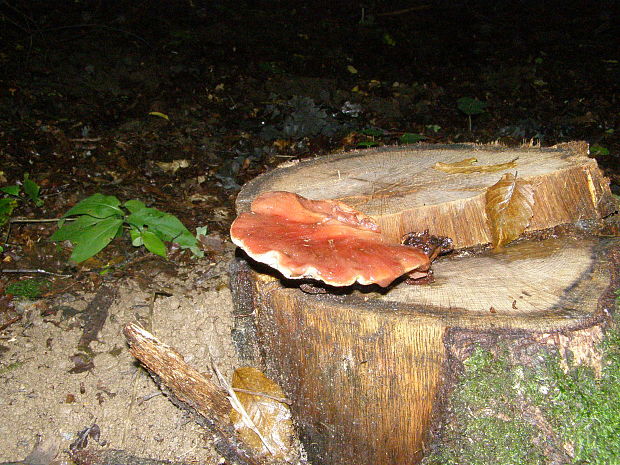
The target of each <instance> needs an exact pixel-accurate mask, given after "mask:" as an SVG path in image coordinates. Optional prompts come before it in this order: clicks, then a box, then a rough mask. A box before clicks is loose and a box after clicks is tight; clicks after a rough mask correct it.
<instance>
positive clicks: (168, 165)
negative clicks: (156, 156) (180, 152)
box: [155, 159, 189, 174]
mask: <svg viewBox="0 0 620 465" xmlns="http://www.w3.org/2000/svg"><path fill="white" fill-rule="evenodd" d="M155 164H156V165H157V166H158V167H159V168H160V169H161V170H162V171H165V172H167V173H172V174H175V173H176V172H177V171H178V170H179V168H187V167H188V166H189V160H185V159H181V160H173V161H171V162H165V161H157V162H155Z"/></svg>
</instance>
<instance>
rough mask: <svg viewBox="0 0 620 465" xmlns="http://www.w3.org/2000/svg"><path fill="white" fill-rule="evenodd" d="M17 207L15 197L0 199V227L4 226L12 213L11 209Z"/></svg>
mask: <svg viewBox="0 0 620 465" xmlns="http://www.w3.org/2000/svg"><path fill="white" fill-rule="evenodd" d="M15 207H17V199H12V198H9V197H7V198H5V199H0V227H2V226H4V225H5V224H6V222H7V221H9V218H10V217H11V215H12V214H13V210H15Z"/></svg>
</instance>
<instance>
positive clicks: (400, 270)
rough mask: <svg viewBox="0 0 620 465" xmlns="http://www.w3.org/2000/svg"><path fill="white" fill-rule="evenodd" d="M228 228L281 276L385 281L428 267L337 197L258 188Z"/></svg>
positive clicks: (238, 242)
mask: <svg viewBox="0 0 620 465" xmlns="http://www.w3.org/2000/svg"><path fill="white" fill-rule="evenodd" d="M230 232H231V237H232V241H233V242H234V243H235V244H236V245H237V246H239V247H240V248H242V249H243V250H244V251H245V252H246V253H247V254H248V255H249V256H250V257H251V258H253V259H254V260H256V261H258V262H261V263H265V264H267V265H269V266H271V267H273V268H275V269H277V270H278V271H279V272H280V273H282V274H283V275H284V276H285V277H287V278H293V279H302V278H312V279H317V280H321V281H323V282H325V283H326V284H329V285H331V286H348V285H351V284H353V283H355V282H358V283H360V284H378V285H380V286H383V287H385V286H388V285H389V284H390V283H391V282H392V281H394V280H395V279H396V278H398V277H399V276H402V275H403V274H405V273H410V272H412V271H413V273H410V276H412V277H420V276H424V275H425V274H426V271H427V270H428V269H429V267H430V260H429V258H428V257H427V256H426V255H425V254H424V253H423V252H422V251H420V250H418V249H416V248H413V247H408V246H404V245H401V244H395V243H390V242H389V241H387V239H386V238H385V237H384V236H383V235H382V234H381V231H380V227H379V225H378V224H377V223H376V222H375V221H374V220H373V219H372V218H370V217H368V216H366V215H365V214H363V213H361V212H358V211H356V210H354V209H353V208H351V207H349V206H348V205H346V204H344V203H342V202H339V201H335V200H309V199H306V198H304V197H301V196H299V195H297V194H293V193H291V192H266V193H263V194H261V195H260V196H259V197H257V198H256V199H255V200H254V201H253V202H252V206H251V211H250V212H245V213H242V214H241V215H239V217H238V218H237V219H236V220H235V221H234V222H233V224H232V226H231V228H230ZM414 270H415V271H414Z"/></svg>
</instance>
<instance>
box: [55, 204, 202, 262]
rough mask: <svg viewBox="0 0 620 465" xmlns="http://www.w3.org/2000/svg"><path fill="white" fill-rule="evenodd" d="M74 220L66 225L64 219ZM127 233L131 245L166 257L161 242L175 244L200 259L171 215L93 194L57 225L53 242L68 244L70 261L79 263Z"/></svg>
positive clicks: (193, 243) (193, 241)
mask: <svg viewBox="0 0 620 465" xmlns="http://www.w3.org/2000/svg"><path fill="white" fill-rule="evenodd" d="M69 217H75V220H74V221H71V222H68V221H67V218H69ZM123 227H126V228H127V229H128V230H129V235H130V237H131V243H132V245H134V246H135V247H140V246H142V245H143V246H144V247H146V249H147V250H148V251H149V252H152V253H154V254H156V255H160V256H162V257H166V253H167V249H166V245H165V244H164V241H166V242H175V243H177V244H178V245H179V246H180V247H181V248H182V249H189V250H190V251H191V252H192V253H193V254H194V256H197V257H201V256H203V252H202V251H201V250H200V249H199V248H198V241H197V240H196V237H195V236H194V235H192V233H191V232H189V230H188V229H187V228H186V227H185V226H184V225H183V223H181V221H180V220H179V219H178V218H177V217H176V216H174V215H171V214H169V213H165V212H162V211H160V210H158V209H156V208H149V207H147V206H146V205H144V203H142V202H141V201H139V200H135V199H134V200H129V201H127V202H125V203H123V204H121V202H120V200H118V199H117V198H116V197H115V196H113V195H109V196H106V195H103V194H94V195H91V196H90V197H87V198H86V199H84V200H82V201H81V202H79V203H78V204H77V205H75V206H74V207H73V208H71V209H70V210H69V211H68V212H67V213H65V214H64V215H63V219H61V220H60V222H59V229H58V230H57V231H56V232H55V233H54V234H53V235H52V237H51V240H53V241H70V242H72V243H73V245H74V248H73V252H72V253H71V259H72V260H74V261H76V262H78V263H79V262H82V261H84V260H86V259H88V258H90V257H92V256H93V255H95V254H97V253H98V252H100V251H101V250H102V249H103V248H105V247H106V246H107V245H108V244H109V243H110V242H111V241H112V239H114V238H115V237H118V236H120V235H121V234H122V232H123Z"/></svg>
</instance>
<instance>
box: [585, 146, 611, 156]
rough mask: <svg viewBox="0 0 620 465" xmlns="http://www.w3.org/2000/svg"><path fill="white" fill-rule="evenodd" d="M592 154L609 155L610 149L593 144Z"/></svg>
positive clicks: (591, 147)
mask: <svg viewBox="0 0 620 465" xmlns="http://www.w3.org/2000/svg"><path fill="white" fill-rule="evenodd" d="M590 154H591V155H598V156H605V155H609V149H607V148H606V147H603V146H602V145H592V146H590Z"/></svg>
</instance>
